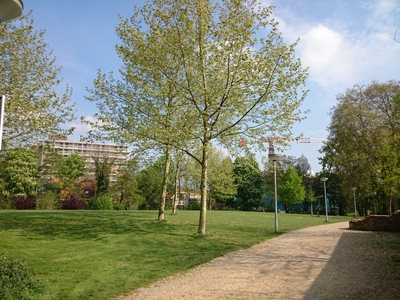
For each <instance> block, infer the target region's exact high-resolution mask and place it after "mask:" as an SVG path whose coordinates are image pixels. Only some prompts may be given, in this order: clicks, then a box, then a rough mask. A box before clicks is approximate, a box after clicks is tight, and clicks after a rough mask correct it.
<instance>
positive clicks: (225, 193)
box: [208, 148, 237, 209]
mask: <svg viewBox="0 0 400 300" xmlns="http://www.w3.org/2000/svg"><path fill="white" fill-rule="evenodd" d="M233 169H234V165H233V163H232V161H231V159H230V158H229V157H228V156H227V155H226V154H225V153H224V152H223V151H222V150H219V149H216V148H212V151H211V153H210V173H209V180H208V191H209V207H210V209H211V208H212V206H213V205H214V204H217V205H222V206H226V203H227V201H229V200H232V199H233V198H234V197H235V195H236V192H237V187H236V185H235V181H234V180H235V179H234V172H233Z"/></svg>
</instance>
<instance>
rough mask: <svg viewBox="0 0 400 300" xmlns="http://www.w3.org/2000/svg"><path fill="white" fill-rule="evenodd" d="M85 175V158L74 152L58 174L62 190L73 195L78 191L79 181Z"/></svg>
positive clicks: (64, 162)
mask: <svg viewBox="0 0 400 300" xmlns="http://www.w3.org/2000/svg"><path fill="white" fill-rule="evenodd" d="M85 173H86V167H85V158H84V157H82V156H80V155H79V153H78V152H74V153H72V154H70V155H69V156H68V157H67V158H65V159H64V161H63V163H62V165H61V167H60V169H59V172H58V178H59V180H60V182H61V185H62V188H63V189H64V190H65V191H66V192H67V193H68V194H69V195H71V193H72V192H75V191H77V190H78V186H77V180H78V179H79V178H81V177H82V176H83V175H85Z"/></svg>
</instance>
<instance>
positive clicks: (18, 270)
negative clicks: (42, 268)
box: [0, 254, 41, 300]
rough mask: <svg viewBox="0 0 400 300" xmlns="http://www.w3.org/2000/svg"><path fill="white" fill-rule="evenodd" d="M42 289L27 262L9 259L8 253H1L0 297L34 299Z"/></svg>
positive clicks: (6, 299)
mask: <svg viewBox="0 0 400 300" xmlns="http://www.w3.org/2000/svg"><path fill="white" fill-rule="evenodd" d="M40 289H41V288H40V285H39V284H38V282H36V280H34V279H33V278H32V276H31V274H30V273H29V272H28V269H27V267H26V265H25V262H20V261H17V260H13V259H9V258H8V257H7V256H6V254H1V255H0V299H4V300H11V299H21V300H25V299H32V296H33V295H34V294H36V293H39V292H40Z"/></svg>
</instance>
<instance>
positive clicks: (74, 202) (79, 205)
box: [61, 194, 85, 209]
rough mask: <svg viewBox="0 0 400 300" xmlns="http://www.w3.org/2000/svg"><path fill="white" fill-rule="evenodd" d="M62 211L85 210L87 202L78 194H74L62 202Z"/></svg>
mask: <svg viewBox="0 0 400 300" xmlns="http://www.w3.org/2000/svg"><path fill="white" fill-rule="evenodd" d="M61 208H62V209H85V202H84V201H83V199H82V198H81V196H79V195H78V194H72V195H70V196H69V198H67V199H65V200H63V201H62V202H61Z"/></svg>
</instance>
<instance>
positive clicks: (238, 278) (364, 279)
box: [119, 222, 400, 300]
mask: <svg viewBox="0 0 400 300" xmlns="http://www.w3.org/2000/svg"><path fill="white" fill-rule="evenodd" d="M399 239H400V234H399V233H389V232H380V233H378V232H366V231H351V230H349V229H348V222H343V223H334V224H326V225H321V226H316V227H310V228H306V229H302V230H297V231H293V232H290V233H287V234H283V235H280V236H279V237H276V238H273V239H271V240H268V241H265V242H262V243H260V244H258V245H255V246H253V247H251V248H249V249H244V250H239V251H235V252H231V253H228V254H226V255H225V256H223V257H219V258H216V259H214V260H212V261H211V262H209V263H206V264H204V265H201V266H199V267H197V268H195V269H192V270H190V271H188V272H185V273H183V274H178V275H176V276H172V277H170V278H167V279H165V280H162V281H159V282H156V283H154V284H152V285H150V286H148V287H145V288H140V289H138V290H136V291H135V292H134V293H133V294H131V295H129V296H128V297H125V298H124V297H121V298H119V299H125V300H133V299H135V300H136V299H140V300H146V299H149V300H153V299H160V300H175V299H190V300H192V299H199V300H200V299H202V300H203V299H313V300H314V299H387V300H389V299H400V294H399V291H398V290H397V289H398V287H399V283H400V273H399V266H400V254H399V253H396V252H395V251H381V250H382V248H381V247H382V245H384V244H386V243H392V242H393V241H395V242H397V243H398V242H399ZM396 293H397V294H396Z"/></svg>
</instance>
